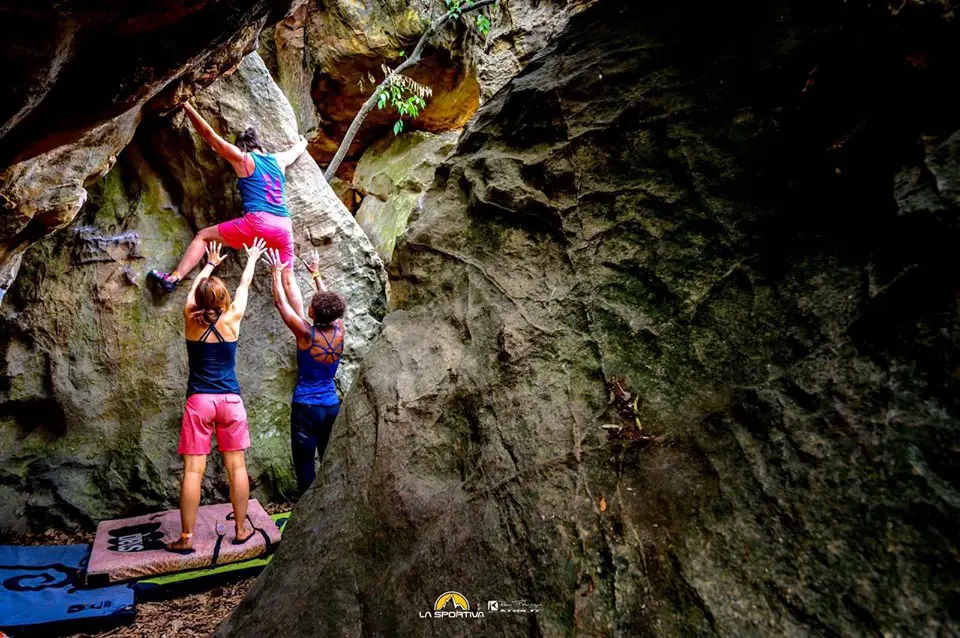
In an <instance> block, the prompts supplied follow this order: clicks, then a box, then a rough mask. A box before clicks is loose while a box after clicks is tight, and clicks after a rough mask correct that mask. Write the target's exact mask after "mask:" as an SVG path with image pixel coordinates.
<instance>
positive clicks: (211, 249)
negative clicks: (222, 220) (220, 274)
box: [206, 241, 228, 266]
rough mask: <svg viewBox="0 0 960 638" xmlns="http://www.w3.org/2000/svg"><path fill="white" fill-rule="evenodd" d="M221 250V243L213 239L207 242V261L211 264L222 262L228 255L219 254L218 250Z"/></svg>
mask: <svg viewBox="0 0 960 638" xmlns="http://www.w3.org/2000/svg"><path fill="white" fill-rule="evenodd" d="M221 250H223V244H221V243H219V242H215V241H211V242H208V243H207V248H206V251H207V263H209V264H213V265H214V266H219V265H220V264H221V263H223V260H224V259H226V258H227V257H228V255H221V254H220V251H221Z"/></svg>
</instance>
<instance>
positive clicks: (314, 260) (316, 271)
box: [304, 250, 327, 292]
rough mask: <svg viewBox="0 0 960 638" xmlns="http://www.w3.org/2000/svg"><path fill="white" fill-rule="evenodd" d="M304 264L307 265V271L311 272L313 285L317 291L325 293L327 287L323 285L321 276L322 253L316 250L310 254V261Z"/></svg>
mask: <svg viewBox="0 0 960 638" xmlns="http://www.w3.org/2000/svg"><path fill="white" fill-rule="evenodd" d="M304 263H306V264H307V270H309V271H310V276H311V277H312V278H313V285H314V286H316V287H317V291H318V292H323V291H325V290H326V289H327V287H326V286H325V285H324V283H323V277H321V276H320V253H318V252H317V251H315V250H314V251H313V252H311V253H310V261H308V262H304Z"/></svg>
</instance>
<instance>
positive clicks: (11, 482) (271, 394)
mask: <svg viewBox="0 0 960 638" xmlns="http://www.w3.org/2000/svg"><path fill="white" fill-rule="evenodd" d="M194 104H195V105H196V106H197V108H198V109H199V110H200V111H201V112H202V113H203V114H204V115H205V116H206V117H207V118H209V120H210V121H211V122H212V123H213V124H214V126H216V127H217V129H218V130H219V131H220V132H221V133H223V134H225V135H226V137H228V138H230V139H232V138H233V136H234V135H236V134H237V133H239V132H240V131H242V130H243V129H244V128H245V127H247V126H256V127H257V128H258V129H259V130H260V132H261V135H262V136H263V138H264V140H265V141H266V143H268V144H270V150H281V149H282V148H285V147H286V146H287V145H289V144H290V143H292V142H293V141H294V140H296V139H297V129H296V121H295V118H294V115H293V112H292V110H291V109H290V106H289V104H288V103H287V102H286V99H285V98H284V97H283V94H282V93H281V91H280V89H279V88H278V87H277V86H276V85H275V84H274V82H273V80H272V79H271V77H270V75H269V73H268V72H267V70H266V68H265V67H264V65H263V63H262V62H261V61H260V60H259V58H258V57H256V55H255V54H254V55H253V56H250V57H249V58H247V59H246V60H244V62H243V63H241V65H240V68H239V69H237V71H236V72H234V73H233V74H231V75H230V76H227V77H224V78H221V79H220V80H218V81H216V82H215V83H214V84H213V85H211V86H210V87H209V88H208V89H207V90H206V91H205V92H204V93H203V94H201V95H199V96H197V97H195V98H194ZM228 169H229V167H228V166H227V164H226V163H225V162H223V161H222V160H220V159H219V158H218V157H217V156H215V155H214V154H213V153H212V151H210V149H208V148H207V147H206V146H205V145H204V144H203V143H202V142H201V140H199V139H198V138H197V137H196V136H195V134H194V133H193V131H192V129H191V128H190V127H189V124H188V123H186V122H185V121H184V120H183V117H182V116H181V115H176V116H173V117H172V118H168V119H166V120H162V121H160V122H155V123H154V124H153V126H151V127H144V128H142V129H141V130H140V131H139V132H138V133H137V136H136V137H135V139H134V142H133V144H132V145H130V146H129V147H127V149H126V150H125V151H124V152H123V154H122V155H121V156H120V158H119V160H118V161H117V164H116V166H115V167H114V168H113V170H111V171H110V172H109V173H108V174H107V175H106V177H104V178H103V179H102V180H101V181H99V182H98V183H97V184H96V185H94V186H92V187H91V194H90V197H89V200H88V202H87V204H86V206H85V207H84V209H83V210H82V211H81V212H80V214H79V215H78V217H77V219H76V221H75V222H74V224H73V225H72V226H70V227H69V228H67V229H65V230H64V231H62V232H60V233H59V234H57V235H54V236H53V237H51V238H50V239H48V240H46V241H44V242H41V243H40V244H38V245H37V246H36V247H35V248H33V249H32V250H30V251H29V252H28V253H27V255H26V258H25V263H24V268H23V269H22V270H21V274H22V276H21V278H20V280H19V281H18V283H17V286H16V287H15V288H14V289H13V290H12V292H11V294H10V296H9V297H8V299H7V301H6V303H5V305H4V308H3V311H2V314H0V485H2V486H4V487H5V488H6V489H5V491H4V492H2V493H0V494H2V495H7V494H8V493H10V494H14V495H15V496H14V497H11V500H9V501H7V502H5V503H4V505H3V507H2V508H0V533H3V534H5V535H10V536H11V539H15V534H16V533H17V532H18V531H23V530H24V529H26V528H31V527H32V528H34V529H43V528H45V527H85V528H88V529H91V528H92V527H93V526H94V525H95V524H96V522H97V521H99V520H103V519H106V518H115V517H118V516H126V515H134V514H144V513H149V512H151V511H157V510H162V509H169V508H172V507H176V505H177V499H178V492H179V478H180V467H181V464H182V463H181V460H180V459H179V457H178V456H177V454H176V449H177V439H178V435H179V431H180V422H181V415H182V411H183V405H184V401H185V398H186V397H185V392H186V379H187V356H186V348H185V346H184V343H183V312H182V309H183V303H184V301H185V297H186V293H187V290H186V285H185V286H182V287H181V288H180V289H179V290H177V291H176V292H175V293H174V294H172V295H164V294H161V293H159V292H157V291H156V290H154V289H153V288H152V287H151V286H149V285H148V284H147V282H146V273H147V271H148V270H149V269H150V268H159V269H161V270H171V269H172V268H173V267H174V266H175V264H176V263H177V262H178V260H179V258H180V255H182V253H183V251H184V249H185V248H186V247H187V245H188V244H189V242H190V240H191V239H192V238H193V236H194V232H195V229H196V228H198V227H204V226H207V225H210V224H213V223H217V222H220V221H225V220H226V219H229V218H232V217H235V216H238V215H239V214H240V213H241V211H240V202H239V197H238V195H237V193H236V186H235V183H236V178H235V176H233V175H232V174H231V173H232V171H229V172H228ZM287 179H288V184H287V196H288V200H289V203H290V207H291V210H292V213H293V217H294V226H295V231H296V240H297V245H298V251H299V252H300V254H303V253H304V252H305V251H307V250H310V249H312V248H314V247H315V248H317V249H319V250H320V251H321V252H322V253H323V257H322V260H323V268H324V275H325V277H326V280H327V283H328V285H329V286H331V287H334V288H337V289H339V290H341V291H342V292H343V293H344V294H345V295H346V297H347V299H348V302H349V304H350V309H349V313H348V315H347V319H346V322H347V327H348V329H349V336H348V341H347V348H346V352H345V355H344V359H343V364H342V368H341V373H340V375H339V377H338V383H339V384H340V386H341V390H343V391H345V390H346V388H347V387H349V385H350V383H351V382H352V380H353V376H354V373H355V369H356V367H357V365H358V362H359V360H360V359H361V358H362V356H363V354H364V352H365V350H366V348H367V344H368V343H369V341H370V340H371V339H372V337H373V336H374V335H376V334H377V332H378V331H379V325H380V322H379V319H380V318H381V317H382V315H383V312H384V305H385V298H384V279H385V277H384V273H383V267H382V264H381V262H380V260H379V258H378V257H377V254H376V252H375V250H374V248H373V247H372V246H371V245H370V243H369V241H368V240H367V238H366V236H365V235H364V234H363V231H362V230H361V229H360V228H359V226H357V224H356V222H355V221H354V220H353V218H352V216H351V215H350V213H349V212H348V211H347V210H346V209H345V208H344V207H343V205H342V204H341V202H340V201H339V200H338V199H337V197H336V195H334V194H333V192H332V191H331V190H330V188H329V186H327V184H326V183H325V182H324V180H323V176H322V174H321V172H320V169H319V167H317V165H316V163H314V162H313V160H312V159H310V157H309V156H306V155H305V156H303V157H302V158H301V159H300V160H298V162H297V163H296V164H294V165H293V166H291V167H289V168H288V170H287ZM244 261H245V256H244V255H243V254H242V251H239V252H237V253H234V254H231V255H230V256H229V258H228V259H227V260H226V261H225V262H224V263H223V265H222V266H220V268H219V269H218V271H217V274H218V275H219V276H220V277H222V278H223V279H224V280H225V281H226V282H227V285H228V286H229V287H230V288H231V290H233V289H235V287H236V285H237V283H238V280H239V276H240V272H241V270H242V266H243V263H244ZM297 266H298V271H299V273H300V286H301V289H302V291H303V293H304V296H305V298H306V300H307V301H308V302H309V299H310V296H311V293H310V290H311V284H310V283H309V278H308V277H307V276H306V274H305V270H304V269H303V267H302V265H300V264H299V263H298V264H297ZM196 272H197V271H195V272H194V274H195V273H196ZM270 288H271V286H270V277H269V274H268V272H267V269H266V268H265V267H263V266H260V267H259V268H258V272H257V274H256V276H255V279H254V284H253V286H252V290H251V296H250V301H249V305H248V308H247V312H246V315H245V317H244V320H243V323H242V327H241V333H240V340H239V344H238V355H237V371H238V376H239V379H240V385H241V388H242V394H243V398H244V403H245V407H246V409H247V413H248V417H249V422H250V431H251V439H252V444H253V447H252V448H251V449H250V450H249V451H248V453H247V462H248V467H249V469H250V475H251V479H252V481H253V484H254V486H255V489H254V496H256V497H258V498H260V499H262V500H266V501H269V500H283V499H284V497H285V495H289V494H292V493H293V492H294V491H295V486H296V481H295V478H294V475H293V468H292V460H291V458H290V450H289V448H290V442H289V437H290V430H289V427H290V426H289V419H290V397H291V395H292V391H293V386H294V381H295V377H296V354H295V352H296V346H295V342H294V339H293V336H292V335H291V334H290V332H289V330H288V329H287V328H286V327H285V326H284V325H283V323H282V322H281V321H280V318H279V316H278V314H277V312H276V310H275V308H274V305H273V298H272V295H271V292H270ZM226 488H227V486H226V480H225V475H224V473H223V469H222V466H221V464H220V461H219V460H213V462H212V463H211V464H210V468H209V469H208V471H207V479H206V481H205V483H204V499H206V500H208V501H223V500H226V498H227V491H226Z"/></svg>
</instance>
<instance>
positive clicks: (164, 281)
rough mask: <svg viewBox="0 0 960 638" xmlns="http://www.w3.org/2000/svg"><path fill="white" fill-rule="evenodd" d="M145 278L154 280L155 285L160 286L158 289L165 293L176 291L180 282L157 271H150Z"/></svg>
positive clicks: (168, 274) (167, 274)
mask: <svg viewBox="0 0 960 638" xmlns="http://www.w3.org/2000/svg"><path fill="white" fill-rule="evenodd" d="M147 277H149V278H150V279H154V280H156V281H157V283H159V284H160V287H161V288H163V289H164V290H165V291H167V292H173V291H174V290H176V289H177V284H179V283H180V280H179V279H174V278H173V277H172V276H171V275H170V273H165V272H160V271H159V270H151V271H150V272H148V273H147Z"/></svg>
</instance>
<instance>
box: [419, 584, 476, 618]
mask: <svg viewBox="0 0 960 638" xmlns="http://www.w3.org/2000/svg"><path fill="white" fill-rule="evenodd" d="M420 617H421V618H483V612H482V611H480V610H478V609H471V608H470V601H468V600H467V597H466V596H464V595H463V594H461V593H460V592H458V591H448V592H444V593H442V594H440V596H439V597H437V600H436V602H434V603H433V610H432V611H421V612H420Z"/></svg>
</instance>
